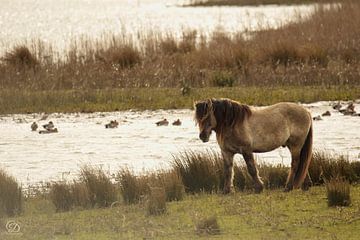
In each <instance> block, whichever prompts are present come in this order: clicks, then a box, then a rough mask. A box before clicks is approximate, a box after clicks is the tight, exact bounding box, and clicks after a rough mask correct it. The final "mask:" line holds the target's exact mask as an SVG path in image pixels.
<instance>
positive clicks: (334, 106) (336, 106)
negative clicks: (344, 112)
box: [332, 102, 342, 110]
mask: <svg viewBox="0 0 360 240" xmlns="http://www.w3.org/2000/svg"><path fill="white" fill-rule="evenodd" d="M341 107H342V106H341V104H340V102H337V103H335V104H334V105H333V106H332V108H333V109H335V110H340V109H341Z"/></svg>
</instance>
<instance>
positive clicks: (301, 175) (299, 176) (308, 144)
mask: <svg viewBox="0 0 360 240" xmlns="http://www.w3.org/2000/svg"><path fill="white" fill-rule="evenodd" d="M312 138H313V129H312V122H311V125H310V129H309V132H308V134H307V136H306V140H305V143H304V145H303V146H302V148H301V152H300V161H299V165H298V169H297V171H296V173H295V177H294V188H298V187H300V185H301V184H302V183H303V181H304V179H305V177H306V174H307V172H308V169H309V165H310V161H311V157H312V142H313V139H312Z"/></svg>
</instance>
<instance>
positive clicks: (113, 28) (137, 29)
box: [0, 0, 315, 52]
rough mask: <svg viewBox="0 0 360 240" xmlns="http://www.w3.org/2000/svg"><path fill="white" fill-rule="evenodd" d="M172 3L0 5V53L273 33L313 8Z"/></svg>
mask: <svg viewBox="0 0 360 240" xmlns="http://www.w3.org/2000/svg"><path fill="white" fill-rule="evenodd" d="M181 3H183V1H178V0H0V6H1V7H0V29H1V31H0V52H1V51H5V49H9V47H11V46H13V45H15V44H19V43H23V42H25V41H27V42H31V40H33V39H35V40H38V39H40V40H42V41H44V42H45V43H50V44H52V45H53V48H54V50H63V49H67V48H68V47H69V45H70V43H71V42H74V41H75V40H78V39H84V38H86V39H87V38H90V39H99V38H101V37H104V36H108V35H107V34H115V35H126V36H133V37H134V38H135V39H136V38H138V37H141V36H142V35H146V34H148V33H150V32H155V33H175V34H179V33H181V32H182V31H183V30H189V29H191V30H198V31H199V32H203V33H209V32H212V31H213V30H214V29H217V28H221V29H223V30H224V31H226V32H238V31H241V32H243V31H245V30H250V31H252V30H256V29H260V28H267V27H277V26H279V25H281V24H284V23H287V22H289V21H291V20H296V19H298V18H297V17H299V16H302V17H305V16H308V15H309V14H310V13H311V12H312V11H313V10H314V6H315V5H300V6H281V7H279V6H276V5H272V6H261V7H207V8H205V7H196V8H193V7H186V8H183V7H179V4H181Z"/></svg>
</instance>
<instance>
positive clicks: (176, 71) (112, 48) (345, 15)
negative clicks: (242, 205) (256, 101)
mask: <svg viewBox="0 0 360 240" xmlns="http://www.w3.org/2000/svg"><path fill="white" fill-rule="evenodd" d="M359 25H360V4H359V3H358V2H357V1H344V2H343V3H342V4H341V5H336V4H334V5H331V6H330V7H322V6H319V7H318V8H317V10H316V11H315V13H314V14H313V15H311V16H310V17H308V18H302V19H298V21H297V22H294V23H290V24H287V25H284V26H280V27H279V28H277V29H267V30H262V31H258V32H254V33H248V35H249V36H250V37H246V38H245V37H244V34H243V33H240V32H239V33H235V34H230V33H226V32H223V31H221V30H216V31H214V32H213V33H211V34H209V35H205V34H203V33H201V32H196V31H191V30H189V31H184V32H183V33H182V36H180V37H178V36H176V35H175V34H171V33H168V34H166V35H164V34H160V33H148V34H143V33H141V34H140V36H141V37H139V39H138V40H136V41H135V40H134V39H133V38H132V37H131V36H126V35H125V36H120V37H116V36H114V35H112V34H109V35H106V36H104V37H103V38H104V40H102V41H100V40H93V41H92V40H83V42H81V41H80V43H77V44H73V46H72V47H71V49H68V50H66V51H65V52H64V53H57V52H55V51H54V50H53V48H52V47H51V46H43V45H44V43H42V42H41V41H40V40H39V41H37V42H35V43H33V44H32V45H35V46H27V45H21V46H20V47H18V46H16V47H14V48H13V49H9V50H8V53H7V54H5V56H2V57H1V59H2V61H1V62H0V87H1V89H6V90H10V89H12V90H14V89H22V90H23V91H30V92H34V91H42V90H51V91H54V90H58V91H60V90H81V91H87V90H94V89H114V88H149V87H151V88H164V87H167V88H180V87H182V86H183V85H184V84H185V85H187V86H189V87H191V88H197V87H209V86H214V85H216V86H228V87H231V86H235V87H239V86H241V87H249V86H261V87H267V88H271V87H274V86H281V87H283V86H291V87H293V86H306V85H308V86H322V87H323V86H331V85H337V86H343V85H359V81H358V79H359V78H360V74H359V71H357V69H358V64H359V61H358V60H359V57H358V55H359V54H358V53H359V52H360V47H359V46H360V30H359V28H358V27H357V26H359ZM265 43H266V44H265ZM59 55H60V56H63V57H57V56H59ZM10 63H11V64H10ZM19 63H21V64H19ZM28 66H36V67H28ZM19 69H21V71H19ZM218 73H221V76H220V77H218V76H217V75H219V74H218ZM225 73H226V74H225ZM214 79H215V80H214ZM216 79H220V80H216ZM214 81H215V83H214Z"/></svg>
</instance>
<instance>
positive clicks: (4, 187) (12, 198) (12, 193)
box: [0, 169, 23, 217]
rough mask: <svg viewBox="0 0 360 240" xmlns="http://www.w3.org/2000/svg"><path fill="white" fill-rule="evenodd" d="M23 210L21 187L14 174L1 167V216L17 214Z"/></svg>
mask: <svg viewBox="0 0 360 240" xmlns="http://www.w3.org/2000/svg"><path fill="white" fill-rule="evenodd" d="M22 210H23V194H22V191H21V187H20V186H19V184H18V183H17V181H16V180H15V178H13V177H12V176H10V175H8V174H7V173H6V172H5V171H4V170H2V169H0V217H2V216H3V215H6V216H11V217H12V216H15V215H16V214H19V213H21V212H22Z"/></svg>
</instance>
